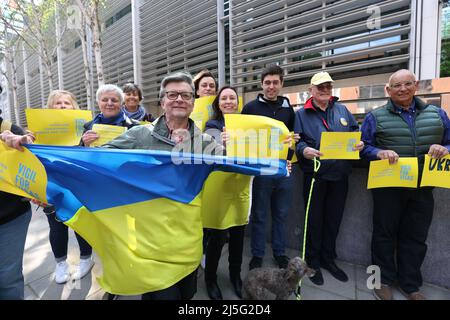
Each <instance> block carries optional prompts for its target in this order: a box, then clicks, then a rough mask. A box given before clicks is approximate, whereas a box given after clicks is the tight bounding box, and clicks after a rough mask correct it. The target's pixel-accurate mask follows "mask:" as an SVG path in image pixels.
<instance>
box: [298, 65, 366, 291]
mask: <svg viewBox="0 0 450 320" xmlns="http://www.w3.org/2000/svg"><path fill="white" fill-rule="evenodd" d="M333 82H334V81H333V79H332V78H331V77H330V75H329V74H328V73H327V72H319V73H317V74H315V75H314V76H313V77H312V78H311V84H310V87H309V92H310V94H311V98H310V99H309V100H308V101H306V104H305V106H304V107H303V108H302V109H300V110H298V111H297V112H296V117H295V129H294V131H295V132H296V133H299V134H300V137H301V139H300V141H299V143H298V144H297V157H298V159H299V164H300V167H301V168H302V170H303V172H304V177H303V196H304V200H305V206H306V204H307V203H308V198H309V192H310V187H311V182H312V180H313V178H315V184H314V190H313V193H312V198H311V203H310V208H309V217H310V218H309V221H308V226H307V227H308V229H307V230H308V231H307V240H306V261H307V263H308V266H309V267H311V268H313V269H315V270H316V274H315V275H314V277H312V278H309V279H310V280H311V281H312V282H313V283H314V284H316V285H322V284H323V282H324V281H323V276H322V272H321V271H320V268H321V267H322V268H324V269H326V270H328V271H329V272H330V273H331V275H333V277H335V278H336V279H338V280H340V281H343V282H346V281H348V277H347V275H346V274H345V272H344V271H342V270H341V269H340V268H339V267H338V266H337V265H336V263H335V262H334V259H335V258H336V238H337V235H338V232H339V225H340V224H341V220H342V215H343V213H344V207H345V199H346V197H347V191H348V175H349V174H350V171H351V163H350V161H348V160H323V161H321V166H320V169H319V171H318V172H317V173H316V174H314V169H313V168H314V167H313V161H312V159H314V158H319V157H321V156H323V154H322V153H321V152H320V151H319V150H320V142H321V135H322V132H353V131H358V130H359V126H358V124H357V122H356V121H355V119H354V117H353V115H352V114H351V113H350V112H349V111H348V109H347V108H346V107H345V106H344V105H343V104H340V103H338V102H337V100H338V98H337V97H333V96H332V90H333V85H332V83H333ZM363 147H364V144H363V143H362V142H361V141H360V142H358V143H356V141H355V147H354V150H357V151H360V150H362V148H363Z"/></svg>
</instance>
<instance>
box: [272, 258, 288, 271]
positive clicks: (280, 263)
mask: <svg viewBox="0 0 450 320" xmlns="http://www.w3.org/2000/svg"><path fill="white" fill-rule="evenodd" d="M273 258H274V259H275V261H276V262H277V263H278V267H279V268H280V269H286V268H287V265H288V263H289V257H287V256H273Z"/></svg>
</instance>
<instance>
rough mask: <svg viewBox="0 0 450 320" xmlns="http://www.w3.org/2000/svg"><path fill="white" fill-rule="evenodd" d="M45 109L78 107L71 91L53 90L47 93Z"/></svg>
mask: <svg viewBox="0 0 450 320" xmlns="http://www.w3.org/2000/svg"><path fill="white" fill-rule="evenodd" d="M47 109H80V107H79V106H78V103H77V99H76V98H75V96H74V95H73V93H72V92H69V91H66V90H53V91H52V92H50V94H49V95H48V99H47Z"/></svg>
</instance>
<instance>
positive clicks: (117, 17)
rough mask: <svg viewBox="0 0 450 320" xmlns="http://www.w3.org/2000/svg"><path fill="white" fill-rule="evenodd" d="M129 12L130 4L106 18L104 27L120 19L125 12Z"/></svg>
mask: <svg viewBox="0 0 450 320" xmlns="http://www.w3.org/2000/svg"><path fill="white" fill-rule="evenodd" d="M130 12H131V4H129V5H128V6H126V7H125V8H123V9H122V10H120V11H119V12H117V13H116V14H115V15H113V16H112V17H111V18H109V19H108V20H106V22H105V27H106V28H108V27H109V26H111V25H113V24H114V23H115V22H117V21H118V20H120V19H121V18H123V17H125V16H126V15H127V14H129V13H130Z"/></svg>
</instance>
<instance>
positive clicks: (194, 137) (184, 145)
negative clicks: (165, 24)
mask: <svg viewBox="0 0 450 320" xmlns="http://www.w3.org/2000/svg"><path fill="white" fill-rule="evenodd" d="M159 97H160V102H161V107H162V109H163V110H164V114H163V115H162V116H161V117H159V118H158V119H156V120H155V121H156V123H155V125H154V126H153V125H151V124H148V125H145V126H137V127H134V128H132V129H130V130H128V131H127V132H126V133H124V134H123V135H121V136H119V137H117V138H116V139H114V140H113V141H110V142H109V143H107V144H106V145H104V147H109V148H118V149H149V150H165V151H175V153H174V154H178V152H179V151H185V152H189V153H203V152H204V151H206V150H205V149H206V148H207V147H208V149H211V150H212V149H214V150H215V152H216V153H220V155H222V154H224V149H223V147H222V146H221V145H219V144H217V143H216V142H215V141H214V139H213V138H212V137H211V136H209V135H207V134H203V133H202V131H201V130H200V129H199V128H198V127H197V126H196V125H195V124H194V121H192V120H191V119H190V118H189V115H190V114H191V112H192V110H193V109H194V83H193V81H192V77H191V75H189V74H187V73H184V72H177V73H174V74H171V75H168V76H166V77H165V78H164V79H163V80H162V82H161V88H160V93H159ZM211 144H213V145H212V146H211ZM211 147H213V148H211ZM180 219H182V217H180ZM180 241H183V240H182V239H180ZM155 276H157V275H155ZM196 292H197V270H195V271H194V272H192V273H191V274H190V275H188V276H186V277H185V278H183V279H181V280H180V281H178V282H177V283H175V284H174V285H172V286H170V287H169V288H166V289H163V290H159V291H154V292H148V293H145V294H143V295H142V299H143V300H179V299H181V300H187V299H191V298H192V297H193V296H194V294H195V293H196Z"/></svg>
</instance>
